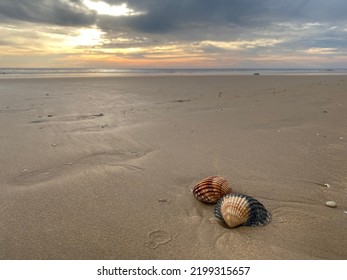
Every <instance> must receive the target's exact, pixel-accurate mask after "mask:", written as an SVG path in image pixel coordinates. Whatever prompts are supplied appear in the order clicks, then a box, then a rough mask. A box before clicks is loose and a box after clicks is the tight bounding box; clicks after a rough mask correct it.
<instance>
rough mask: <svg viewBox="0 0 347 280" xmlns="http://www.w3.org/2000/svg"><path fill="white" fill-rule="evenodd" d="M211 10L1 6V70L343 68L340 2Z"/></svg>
mask: <svg viewBox="0 0 347 280" xmlns="http://www.w3.org/2000/svg"><path fill="white" fill-rule="evenodd" d="M212 2H213V1H212ZM212 2H211V3H210V2H209V1H206V2H204V3H203V4H202V3H201V5H200V6H199V9H197V6H196V5H197V4H196V3H197V2H195V1H187V2H184V3H183V2H181V1H174V0H165V1H147V0H143V1H140V0H128V1H125V2H122V1H115V0H103V1H98V0H96V1H94V0H81V1H70V0H56V1H53V0H45V1H43V0H37V1H35V2H33V3H32V4H30V5H29V4H28V1H25V0H18V1H9V0H3V1H1V3H0V21H1V22H2V24H1V25H0V32H1V38H0V51H1V54H2V55H1V57H0V65H1V67H26V66H30V65H31V64H33V63H34V64H35V65H36V66H37V67H69V66H71V67H75V66H76V64H78V65H80V66H81V67H104V66H105V65H106V66H108V67H310V66H312V65H314V66H315V67H343V66H345V65H347V44H346V40H345V39H344V38H346V36H347V20H346V19H345V17H344V16H342V14H344V13H336V11H343V10H344V9H345V10H346V11H347V2H345V1H342V0H332V2H331V3H330V2H329V3H330V4H329V6H326V5H325V4H324V3H325V2H323V1H318V2H319V3H317V1H316V4H315V5H313V2H314V1H306V2H305V5H300V9H301V14H302V15H301V14H300V15H297V14H295V11H296V9H297V8H298V7H296V4H294V3H293V5H291V6H288V5H285V1H278V0H276V1H275V0H270V1H266V3H265V2H263V1H259V2H257V5H255V4H254V2H252V5H253V6H252V5H250V4H249V3H247V2H248V1H226V2H225V1H224V2H223V1H221V2H218V3H217V2H213V3H212ZM254 5H255V6H254ZM251 6H252V9H250V7H251ZM339 15H341V16H339ZM74 57H75V58H76V59H74Z"/></svg>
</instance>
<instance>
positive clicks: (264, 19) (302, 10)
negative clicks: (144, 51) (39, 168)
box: [0, 0, 347, 34]
mask: <svg viewBox="0 0 347 280" xmlns="http://www.w3.org/2000/svg"><path fill="white" fill-rule="evenodd" d="M103 2H107V3H109V4H111V5H121V4H123V3H127V5H128V7H129V8H131V9H133V10H135V11H143V12H145V14H141V15H136V16H129V17H126V16H124V17H123V16H122V17H111V16H110V17H107V16H102V15H99V16H98V15H96V13H95V12H93V11H91V10H88V9H87V7H86V6H85V5H84V4H83V1H82V0H1V1H0V18H3V19H4V18H6V19H14V20H21V21H29V22H38V23H48V24H55V25H62V26H67V25H70V26H90V25H92V24H95V23H97V24H99V25H100V27H102V28H104V29H107V28H108V29H124V30H131V31H134V32H144V33H148V34H152V33H153V34H155V33H158V34H163V33H170V32H183V33H186V32H189V30H193V31H195V32H196V31H197V30H200V32H204V30H205V28H207V27H210V28H212V27H213V28H218V27H223V26H231V27H235V26H242V27H248V28H252V27H254V28H260V27H268V26H271V25H273V24H274V23H276V22H283V21H288V22H290V21H306V22H307V21H318V22H322V21H329V22H337V21H341V20H342V21H346V14H347V1H345V0H329V1H326V0H291V1H288V0H261V1H260V0H180V1H179V0H103Z"/></svg>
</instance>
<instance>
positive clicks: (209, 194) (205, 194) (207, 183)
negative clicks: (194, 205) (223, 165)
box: [192, 176, 232, 203]
mask: <svg viewBox="0 0 347 280" xmlns="http://www.w3.org/2000/svg"><path fill="white" fill-rule="evenodd" d="M192 191H193V195H194V197H195V198H196V199H198V200H199V201H201V202H204V203H216V202H217V201H218V200H219V199H220V198H221V197H223V196H224V195H226V194H229V193H231V192H232V190H231V188H230V186H229V183H228V181H227V180H225V179H224V178H223V177H221V176H209V177H207V178H205V179H203V180H201V181H200V182H198V183H197V184H196V185H195V186H194V188H193V190H192Z"/></svg>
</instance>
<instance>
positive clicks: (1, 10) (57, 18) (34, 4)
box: [0, 0, 96, 26]
mask: <svg viewBox="0 0 347 280" xmlns="http://www.w3.org/2000/svg"><path fill="white" fill-rule="evenodd" d="M0 20H1V21H9V20H12V21H13V20H20V21H24V22H25V21H27V22H35V23H42V24H54V25H61V26H88V25H91V24H94V23H95V21H96V13H95V12H92V11H90V10H88V9H86V7H85V6H84V5H83V4H82V3H81V1H80V0H1V1H0Z"/></svg>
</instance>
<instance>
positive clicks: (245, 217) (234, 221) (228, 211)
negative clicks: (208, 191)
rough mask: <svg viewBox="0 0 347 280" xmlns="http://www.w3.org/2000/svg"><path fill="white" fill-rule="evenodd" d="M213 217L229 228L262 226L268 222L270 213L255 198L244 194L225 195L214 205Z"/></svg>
mask: <svg viewBox="0 0 347 280" xmlns="http://www.w3.org/2000/svg"><path fill="white" fill-rule="evenodd" d="M214 213H215V216H216V217H217V218H219V219H221V220H222V221H224V222H225V223H226V224H227V225H228V226H229V227H231V228H233V227H237V226H240V225H244V226H264V225H266V224H267V223H268V222H269V221H270V217H271V215H270V213H269V211H267V210H266V208H265V207H264V205H263V204H261V203H260V202H259V201H258V200H256V199H255V198H253V197H251V196H248V195H244V194H235V193H234V194H227V195H225V196H223V197H222V198H221V199H220V200H219V201H218V202H217V204H216V207H215V209H214Z"/></svg>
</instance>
